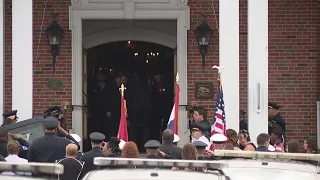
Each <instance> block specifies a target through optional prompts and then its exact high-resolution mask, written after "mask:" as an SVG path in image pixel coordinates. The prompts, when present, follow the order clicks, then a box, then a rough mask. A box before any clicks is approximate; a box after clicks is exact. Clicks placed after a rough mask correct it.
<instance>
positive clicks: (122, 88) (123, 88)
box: [119, 84, 127, 97]
mask: <svg viewBox="0 0 320 180" xmlns="http://www.w3.org/2000/svg"><path fill="white" fill-rule="evenodd" d="M126 89H127V88H126V87H124V85H123V84H121V88H119V91H121V96H122V97H123V96H124V91H125V90H126Z"/></svg>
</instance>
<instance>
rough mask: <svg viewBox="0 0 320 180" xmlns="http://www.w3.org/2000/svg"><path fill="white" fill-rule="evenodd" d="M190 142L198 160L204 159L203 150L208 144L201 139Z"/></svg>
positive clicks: (204, 150)
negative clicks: (194, 148) (195, 150)
mask: <svg viewBox="0 0 320 180" xmlns="http://www.w3.org/2000/svg"><path fill="white" fill-rule="evenodd" d="M192 144H193V145H194V146H195V147H196V149H197V152H198V160H206V157H205V152H206V148H207V147H208V145H207V144H206V143H204V142H202V141H194V142H193V143H192Z"/></svg>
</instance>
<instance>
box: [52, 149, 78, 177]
mask: <svg viewBox="0 0 320 180" xmlns="http://www.w3.org/2000/svg"><path fill="white" fill-rule="evenodd" d="M77 155H78V146H77V145H75V144H68V145H67V147H66V157H65V158H63V159H60V160H57V161H56V163H58V164H62V165H63V167H64V173H63V174H62V175H59V176H58V178H59V180H78V179H79V178H80V174H81V172H82V169H83V165H84V162H81V161H79V160H78V159H77Z"/></svg>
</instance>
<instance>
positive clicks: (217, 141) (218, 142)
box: [210, 133, 227, 149]
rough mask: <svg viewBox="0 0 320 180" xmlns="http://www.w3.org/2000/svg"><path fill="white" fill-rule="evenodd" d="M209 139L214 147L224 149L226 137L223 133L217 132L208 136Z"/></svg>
mask: <svg viewBox="0 0 320 180" xmlns="http://www.w3.org/2000/svg"><path fill="white" fill-rule="evenodd" d="M210 141H212V143H213V148H214V149H224V147H225V145H224V144H225V142H226V141H227V137H226V136H225V135H223V134H219V133H217V134H214V135H212V136H211V137H210Z"/></svg>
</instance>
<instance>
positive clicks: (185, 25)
mask: <svg viewBox="0 0 320 180" xmlns="http://www.w3.org/2000/svg"><path fill="white" fill-rule="evenodd" d="M71 2H72V6H70V8H69V20H70V24H69V26H70V30H71V31H72V105H82V20H84V19H155V20H156V19H176V20H177V70H178V73H179V76H180V80H179V85H180V89H181V91H180V105H187V31H188V30H189V29H190V8H189V6H187V3H188V1H187V0H71ZM187 118H188V117H187V111H186V108H185V107H183V106H181V107H180V110H179V132H178V133H179V136H180V142H179V145H183V144H185V143H186V142H189V130H188V129H187V124H188V121H187ZM72 131H73V133H76V134H78V135H79V136H80V137H83V124H82V108H81V107H74V109H73V111H72Z"/></svg>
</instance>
